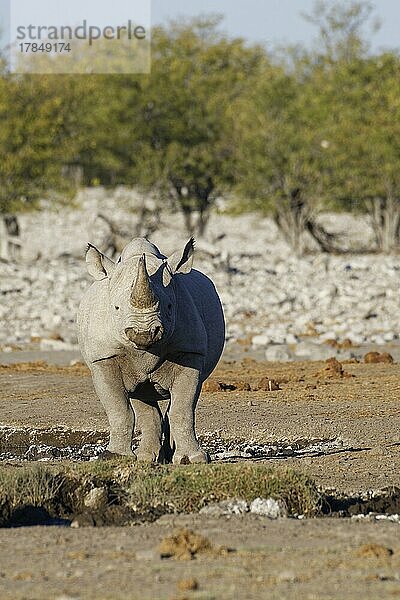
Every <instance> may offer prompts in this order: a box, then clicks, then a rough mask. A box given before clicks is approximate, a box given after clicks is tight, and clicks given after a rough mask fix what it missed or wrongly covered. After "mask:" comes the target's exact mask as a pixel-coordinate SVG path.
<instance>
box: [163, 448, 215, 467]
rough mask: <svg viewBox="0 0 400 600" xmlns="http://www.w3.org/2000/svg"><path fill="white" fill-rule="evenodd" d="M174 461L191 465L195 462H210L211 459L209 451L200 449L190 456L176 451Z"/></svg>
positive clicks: (177, 463)
mask: <svg viewBox="0 0 400 600" xmlns="http://www.w3.org/2000/svg"><path fill="white" fill-rule="evenodd" d="M172 462H173V463H174V465H190V464H195V463H209V462H211V459H210V456H209V454H208V453H207V452H205V451H204V450H199V451H198V452H196V454H190V456H188V455H187V454H183V455H182V454H178V453H175V454H174V456H173V459H172Z"/></svg>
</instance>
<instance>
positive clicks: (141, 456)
mask: <svg viewBox="0 0 400 600" xmlns="http://www.w3.org/2000/svg"><path fill="white" fill-rule="evenodd" d="M135 454H136V458H137V459H138V460H139V461H140V462H145V463H156V462H158V461H159V455H158V453H156V452H152V451H151V450H141V449H140V448H138V449H137V450H136V452H135Z"/></svg>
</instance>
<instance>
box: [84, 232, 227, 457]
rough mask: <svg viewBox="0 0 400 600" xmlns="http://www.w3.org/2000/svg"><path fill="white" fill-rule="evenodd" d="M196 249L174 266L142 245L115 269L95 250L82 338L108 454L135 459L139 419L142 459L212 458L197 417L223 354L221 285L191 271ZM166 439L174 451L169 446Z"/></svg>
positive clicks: (180, 255) (176, 257)
mask: <svg viewBox="0 0 400 600" xmlns="http://www.w3.org/2000/svg"><path fill="white" fill-rule="evenodd" d="M193 250H194V242H193V240H190V241H189V242H188V243H187V244H186V246H185V248H184V250H183V251H180V252H175V253H174V254H173V255H172V256H171V257H169V258H168V259H167V258H166V257H165V256H163V255H162V254H161V253H160V251H159V250H158V248H157V247H156V246H154V244H152V243H150V242H149V241H148V240H146V239H143V238H137V239H134V240H132V242H130V244H128V246H126V247H125V249H124V250H123V252H122V255H121V257H120V259H119V260H118V262H117V263H114V262H113V261H111V260H110V259H109V258H107V257H106V256H104V255H103V254H101V252H99V251H98V250H97V248H95V247H94V246H91V245H89V247H88V250H87V253H86V262H87V268H88V271H89V273H90V274H91V275H92V277H93V278H94V279H95V281H94V283H93V284H92V285H91V287H90V288H89V289H88V290H87V292H86V293H85V295H84V297H83V299H82V302H81V304H80V307H79V313H78V337H79V344H80V348H81V351H82V355H83V357H84V360H85V361H86V363H87V365H88V366H89V368H90V370H91V373H92V378H93V383H94V387H95V389H96V393H97V395H98V397H99V399H100V401H101V403H102V405H103V407H104V409H105V411H106V413H107V417H108V420H109V423H110V443H109V445H108V449H107V450H108V453H115V454H123V455H132V456H133V457H134V456H135V455H134V453H133V452H132V448H131V444H132V435H133V430H134V427H135V420H136V419H137V421H138V425H139V428H140V429H141V431H142V437H141V441H140V444H139V448H138V449H137V451H136V456H137V458H138V459H140V460H144V461H147V462H153V461H157V460H169V459H170V458H171V455H173V462H174V463H185V462H191V463H195V462H208V460H209V458H208V456H207V454H206V453H205V452H204V451H203V450H202V449H201V447H200V446H199V443H198V441H197V438H196V434H195V427H194V411H195V407H196V403H197V400H198V397H199V394H200V390H201V385H202V383H203V381H204V380H205V379H206V378H207V377H208V376H209V375H210V373H211V372H212V370H213V369H214V367H215V365H216V363H217V362H218V360H219V358H220V356H221V353H222V349H223V345H224V339H225V326H224V317H223V312H222V307H221V303H220V300H219V298H218V295H217V292H216V290H215V288H214V285H213V284H212V282H211V281H210V279H208V278H207V277H206V276H205V275H203V274H202V273H200V272H199V271H196V270H194V269H192V262H193ZM163 398H164V399H165V398H167V399H170V403H169V408H168V410H167V414H166V417H165V419H163V417H162V415H161V412H160V409H159V406H158V400H160V399H163ZM132 408H133V410H132ZM163 433H164V436H163ZM163 437H164V438H165V439H166V440H167V442H169V444H168V443H167V444H166V447H165V448H163V449H162V448H161V446H162V438H163ZM168 454H169V456H168Z"/></svg>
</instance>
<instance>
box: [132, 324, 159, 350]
mask: <svg viewBox="0 0 400 600" xmlns="http://www.w3.org/2000/svg"><path fill="white" fill-rule="evenodd" d="M163 333H164V328H163V326H162V325H161V324H157V325H153V326H152V327H151V328H150V329H148V330H146V331H140V330H138V329H136V328H135V327H128V328H127V329H125V335H126V337H127V338H128V340H129V341H130V342H132V343H133V344H134V345H135V346H136V348H138V349H139V350H145V349H146V348H148V347H149V346H153V345H154V344H155V343H157V342H158V341H159V340H160V339H161V338H162V336H163Z"/></svg>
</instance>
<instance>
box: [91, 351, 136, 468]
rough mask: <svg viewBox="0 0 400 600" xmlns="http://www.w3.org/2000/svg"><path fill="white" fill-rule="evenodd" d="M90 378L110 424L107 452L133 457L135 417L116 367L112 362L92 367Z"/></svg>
mask: <svg viewBox="0 0 400 600" xmlns="http://www.w3.org/2000/svg"><path fill="white" fill-rule="evenodd" d="M92 378H93V384H94V388H95V390H96V393H97V396H98V397H99V400H100V402H101V404H102V406H103V408H104V410H105V411H106V413H107V417H108V422H109V424H110V442H109V444H108V446H107V450H108V451H109V452H111V453H113V454H123V455H129V456H131V455H132V456H134V454H133V452H132V435H133V428H134V424H135V417H134V414H133V411H132V408H131V406H130V402H129V399H128V394H127V392H126V389H125V386H124V384H123V381H122V376H121V373H120V370H119V368H118V366H117V365H116V364H115V363H114V362H112V361H107V362H105V361H104V362H102V363H101V365H93V366H92Z"/></svg>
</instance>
